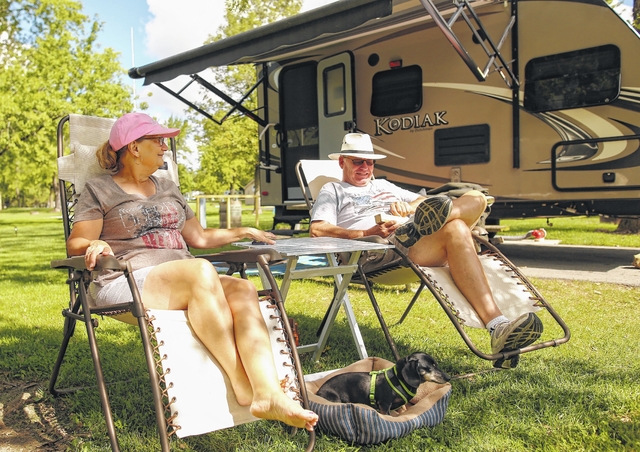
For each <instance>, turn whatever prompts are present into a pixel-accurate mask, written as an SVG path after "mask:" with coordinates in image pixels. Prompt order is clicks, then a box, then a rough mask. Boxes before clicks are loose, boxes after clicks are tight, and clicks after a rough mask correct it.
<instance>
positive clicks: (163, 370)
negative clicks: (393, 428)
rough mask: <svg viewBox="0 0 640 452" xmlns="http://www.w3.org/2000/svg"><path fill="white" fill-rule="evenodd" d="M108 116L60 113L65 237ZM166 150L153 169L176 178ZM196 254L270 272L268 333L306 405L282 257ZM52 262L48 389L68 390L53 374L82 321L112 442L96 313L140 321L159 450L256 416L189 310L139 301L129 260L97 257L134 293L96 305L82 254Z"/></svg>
mask: <svg viewBox="0 0 640 452" xmlns="http://www.w3.org/2000/svg"><path fill="white" fill-rule="evenodd" d="M67 123H68V125H69V141H70V146H69V147H70V153H67V155H65V153H66V152H65V144H64V135H65V132H64V131H65V124H67ZM112 124H113V120H110V119H104V118H96V117H88V116H77V115H71V116H67V117H65V118H63V119H62V120H61V121H60V123H59V125H58V167H59V179H60V191H61V198H62V202H61V206H62V214H63V220H64V231H65V238H67V237H68V236H69V234H70V232H71V227H72V220H73V217H74V209H75V205H76V202H77V197H78V196H79V194H80V193H81V191H82V189H83V187H84V184H85V182H86V180H87V179H89V178H90V177H94V176H97V175H99V174H103V173H104V171H103V170H102V169H101V168H100V167H99V166H98V164H97V160H96V157H95V150H96V147H97V146H98V145H100V144H101V143H103V142H104V141H106V140H107V138H108V135H109V131H110V129H111V125H112ZM172 147H173V143H172ZM171 154H172V153H171V152H166V153H165V158H167V157H169V159H167V162H166V163H167V165H166V166H167V169H160V170H158V172H157V173H156V176H158V177H170V178H172V179H173V180H175V181H177V176H176V175H177V173H176V171H175V168H176V165H175V162H174V161H173V160H172V159H171V158H170V155H171ZM173 154H175V153H173ZM199 257H204V258H206V259H208V260H209V261H211V262H212V263H213V262H220V263H223V264H228V265H229V272H228V273H227V274H233V273H234V272H240V273H241V275H242V276H244V269H245V268H246V264H247V263H256V264H257V265H258V266H259V267H260V268H262V270H263V273H264V274H265V275H266V277H267V278H270V280H269V283H270V288H269V289H266V290H261V291H259V298H260V307H261V310H262V313H263V316H264V318H265V322H266V324H267V326H268V329H269V332H270V336H271V342H272V349H273V354H274V360H275V362H276V368H277V369H278V376H279V378H280V380H281V383H282V385H283V388H285V389H286V392H287V394H288V395H289V396H291V397H292V398H294V399H295V400H299V401H300V402H301V403H302V404H303V406H304V407H305V408H308V406H309V403H308V398H307V393H306V388H305V385H304V384H301V381H302V375H303V374H302V369H301V366H300V362H299V359H298V355H297V351H296V344H295V340H294V335H293V333H292V331H291V327H290V325H289V322H288V319H287V315H286V312H285V310H284V306H283V301H282V297H281V295H280V292H279V290H278V288H277V287H278V286H277V285H276V283H275V280H274V279H273V275H272V274H271V272H270V271H269V262H270V261H273V260H281V259H282V257H281V256H280V255H279V254H278V253H276V252H274V251H273V250H240V251H229V252H224V253H220V254H215V255H207V256H199ZM51 266H52V267H53V268H57V269H67V270H68V272H69V279H68V280H67V283H68V284H69V289H70V299H69V306H68V308H66V309H64V310H63V311H62V315H63V317H64V331H63V340H62V345H61V347H60V351H59V354H58V358H57V361H56V363H55V365H54V369H53V373H52V377H51V381H50V384H49V391H50V392H51V393H52V394H53V395H61V394H64V393H66V392H70V390H66V391H65V390H61V389H57V388H56V382H57V379H58V376H59V374H60V369H61V366H62V363H63V360H64V357H65V353H66V351H67V347H68V345H69V341H70V339H71V337H72V336H73V334H74V330H75V325H76V322H78V321H80V322H84V324H85V327H86V331H87V336H88V340H89V347H90V350H91V357H92V359H93V365H94V370H95V374H96V379H97V385H98V390H99V393H100V399H101V403H102V409H103V413H104V417H105V421H106V427H107V431H108V436H109V440H110V443H111V448H112V450H114V451H118V450H120V446H119V443H118V440H117V437H116V429H115V426H114V420H113V415H112V413H111V407H110V403H109V397H108V394H107V389H106V384H105V378H104V376H103V372H102V365H101V362H100V358H99V354H98V345H97V341H96V332H95V331H94V330H95V329H96V328H97V326H98V319H97V318H96V316H110V317H113V318H116V319H118V320H122V321H125V322H127V323H131V324H134V325H137V326H138V328H139V329H140V335H141V338H142V345H143V349H144V354H145V359H146V363H147V370H148V372H149V378H150V382H151V389H152V393H153V399H154V406H155V412H156V414H155V415H156V422H157V427H158V432H159V436H160V443H161V448H162V450H163V451H168V450H169V437H170V436H171V435H173V434H175V435H176V436H177V437H180V438H182V437H185V436H190V435H198V434H203V433H207V432H211V431H214V430H219V429H223V428H227V427H232V426H234V425H239V424H242V423H246V422H251V421H254V420H257V418H255V417H253V416H252V415H251V414H250V412H249V409H248V407H241V406H239V405H238V404H237V402H236V399H235V396H234V395H233V392H232V391H233V390H232V388H231V385H230V382H229V379H228V377H227V376H226V374H225V373H224V371H222V369H221V367H220V366H219V364H218V363H217V361H216V360H215V359H214V358H213V356H211V355H210V354H209V353H208V351H207V350H206V348H205V347H204V346H203V344H202V343H201V342H200V341H199V340H198V339H197V337H195V336H194V334H193V332H192V331H191V328H190V326H189V324H188V320H187V316H186V311H165V310H155V309H145V308H144V306H143V305H142V301H141V298H140V293H139V291H138V288H137V286H136V283H135V279H134V278H133V275H132V272H131V267H130V264H129V263H128V262H126V261H119V260H117V259H116V258H115V257H113V256H105V257H102V258H100V259H99V261H98V266H97V267H96V270H100V269H112V270H121V271H123V272H124V275H125V276H126V278H127V280H128V282H129V287H130V288H131V296H132V299H131V301H130V302H128V303H122V304H118V305H111V306H109V307H100V308H98V307H96V306H94V305H93V304H92V301H91V300H90V297H88V296H87V287H88V284H89V283H90V281H91V279H92V277H91V272H89V271H88V270H87V269H86V267H85V263H84V256H79V257H72V258H67V259H62V260H56V261H53V262H52V263H51ZM203 407H205V408H206V409H208V410H210V409H215V410H216V415H215V416H211V415H207V416H205V415H203V412H202V410H203ZM314 442H315V435H314V434H313V433H311V434H310V437H309V443H308V448H307V450H312V449H313V447H314Z"/></svg>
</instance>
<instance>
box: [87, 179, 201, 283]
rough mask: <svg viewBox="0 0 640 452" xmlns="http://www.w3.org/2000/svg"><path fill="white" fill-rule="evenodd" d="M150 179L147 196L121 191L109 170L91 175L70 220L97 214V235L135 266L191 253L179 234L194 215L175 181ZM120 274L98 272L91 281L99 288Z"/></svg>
mask: <svg viewBox="0 0 640 452" xmlns="http://www.w3.org/2000/svg"><path fill="white" fill-rule="evenodd" d="M151 180H152V181H153V183H154V184H155V186H156V193H155V194H154V195H152V196H149V197H148V198H147V197H144V196H142V195H138V194H128V193H125V192H124V191H123V190H122V189H121V188H120V187H119V186H118V184H116V183H115V182H114V181H113V178H112V177H111V176H110V175H105V176H100V177H97V178H94V179H91V180H89V181H87V183H86V185H85V188H84V191H83V192H82V194H81V195H80V199H79V201H78V205H77V206H76V209H75V218H74V224H75V223H77V222H79V221H86V220H98V219H100V218H102V220H103V225H102V233H101V234H100V240H104V241H105V242H107V243H108V244H109V246H111V249H112V250H113V254H114V255H115V256H116V257H117V258H119V259H127V260H129V261H130V262H131V266H132V268H133V270H134V271H135V270H137V269H140V268H144V267H150V266H155V265H158V264H161V263H163V262H168V261H173V260H178V259H190V258H193V256H192V255H191V253H190V252H189V248H188V246H187V244H186V243H185V241H184V239H183V238H182V234H181V231H182V228H183V227H184V223H185V221H187V220H189V219H191V218H193V217H194V216H195V214H194V213H193V210H191V208H190V207H189V205H188V204H187V202H186V201H185V200H184V198H183V196H182V194H181V193H180V190H179V189H178V187H177V186H176V184H175V183H173V182H172V181H170V180H167V179H158V178H155V177H154V176H151ZM121 274H122V273H121V272H111V271H109V272H103V273H101V274H99V275H98V277H97V278H96V280H95V281H94V283H96V284H97V285H98V286H99V287H102V286H104V285H106V284H107V283H109V282H111V281H113V280H114V279H116V278H117V277H118V276H120V275H121Z"/></svg>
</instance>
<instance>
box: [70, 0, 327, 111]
mask: <svg viewBox="0 0 640 452" xmlns="http://www.w3.org/2000/svg"><path fill="white" fill-rule="evenodd" d="M334 1H336V0H304V2H303V7H302V11H308V10H310V9H313V8H317V7H318V6H322V5H325V4H328V3H332V2H334ZM81 3H82V6H83V12H84V14H86V15H87V16H89V17H90V18H91V19H96V18H97V20H99V21H100V22H102V23H103V29H102V31H101V32H100V34H99V35H98V43H99V44H100V45H101V47H102V48H103V49H104V48H106V47H111V48H112V49H114V50H115V51H117V52H119V53H120V62H121V64H122V67H123V68H124V69H126V70H129V69H130V68H131V67H134V66H143V65H145V64H149V63H152V62H154V61H157V60H160V59H162V58H166V57H169V56H171V55H175V54H176V53H180V52H184V51H187V50H191V49H193V48H195V47H198V46H200V45H202V44H203V43H204V41H205V40H206V39H207V38H208V36H209V35H210V34H214V33H215V32H216V30H217V29H218V27H219V26H220V25H221V24H222V20H223V16H224V0H180V1H176V0H81ZM177 5H179V7H178V6H177ZM126 77H127V79H128V76H126ZM130 83H131V86H132V88H134V89H135V93H136V95H137V96H138V97H139V98H140V100H142V101H146V102H147V103H148V104H149V109H148V110H147V113H149V114H151V115H152V116H154V117H156V118H157V119H158V120H159V121H161V122H162V121H165V120H166V119H168V118H169V116H171V115H174V116H178V117H183V116H184V110H185V108H186V106H185V105H184V104H182V102H180V101H178V100H176V99H174V98H173V97H171V96H170V95H169V94H167V93H165V92H164V91H162V90H160V89H159V88H155V87H143V86H142V81H141V80H138V81H135V82H134V80H131V81H130ZM149 91H151V92H152V93H153V96H152V97H147V93H148V92H149Z"/></svg>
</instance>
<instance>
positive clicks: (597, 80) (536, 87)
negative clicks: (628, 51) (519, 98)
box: [524, 45, 620, 113]
mask: <svg viewBox="0 0 640 452" xmlns="http://www.w3.org/2000/svg"><path fill="white" fill-rule="evenodd" d="M619 94H620V49H618V47H616V46H614V45H604V46H600V47H592V48H590V49H582V50H576V51H573V52H567V53H559V54H557V55H549V56H545V57H541V58H534V59H533V60H531V61H529V62H528V63H527V65H526V66H525V85H524V108H525V109H526V110H528V111H531V112H534V113H537V112H542V111H552V110H562V109H568V108H580V107H590V106H595V105H603V104H608V103H610V102H613V101H614V100H616V99H617V98H618V95H619Z"/></svg>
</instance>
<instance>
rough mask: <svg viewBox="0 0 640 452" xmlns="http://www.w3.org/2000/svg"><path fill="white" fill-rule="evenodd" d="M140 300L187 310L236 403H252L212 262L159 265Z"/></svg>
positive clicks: (251, 394) (251, 395) (227, 306)
mask: <svg viewBox="0 0 640 452" xmlns="http://www.w3.org/2000/svg"><path fill="white" fill-rule="evenodd" d="M142 301H143V303H144V305H145V306H146V307H148V308H155V309H168V310H186V311H187V317H188V318H189V323H190V324H191V327H192V328H193V331H194V332H195V333H196V335H197V336H198V338H199V339H200V341H202V343H203V344H204V346H205V347H207V349H208V350H209V351H210V352H211V354H213V356H215V358H216V359H217V360H218V362H219V363H220V365H221V366H222V368H223V369H224V370H225V372H226V373H227V375H228V376H229V379H230V380H231V384H232V386H233V390H234V392H235V395H236V399H237V400H238V403H239V404H240V405H244V406H247V405H249V404H250V403H251V401H252V400H253V391H252V390H251V384H250V383H249V379H248V378H247V375H246V373H245V371H244V368H243V366H242V362H241V360H240V356H239V354H238V352H237V347H236V342H235V334H234V328H233V316H232V314H231V310H230V309H229V305H228V303H227V300H226V297H225V294H224V292H223V290H222V284H221V283H220V279H219V277H218V274H217V272H216V271H215V268H214V267H213V265H211V264H210V263H209V262H207V261H205V260H203V259H185V260H179V261H171V262H165V263H163V264H160V265H158V266H157V267H155V268H154V269H153V270H152V271H151V272H150V273H149V275H148V276H147V278H146V280H145V283H144V287H143V290H142Z"/></svg>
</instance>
